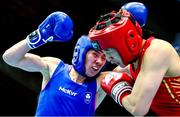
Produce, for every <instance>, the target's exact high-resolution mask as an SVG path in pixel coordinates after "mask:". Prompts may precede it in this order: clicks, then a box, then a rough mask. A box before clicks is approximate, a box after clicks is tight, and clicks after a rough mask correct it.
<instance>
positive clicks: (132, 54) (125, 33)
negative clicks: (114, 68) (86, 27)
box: [89, 9, 142, 65]
mask: <svg viewBox="0 0 180 117" xmlns="http://www.w3.org/2000/svg"><path fill="white" fill-rule="evenodd" d="M141 36H142V29H141V27H140V25H139V24H138V23H137V21H136V20H135V19H134V17H133V16H132V15H131V14H130V13H129V12H127V11H126V10H122V9H121V10H120V11H119V12H111V13H108V14H105V15H103V16H102V17H101V18H100V20H99V21H98V22H97V23H96V25H95V26H94V27H93V28H91V30H90V31H89V37H90V39H91V40H92V42H93V43H94V44H93V45H95V44H96V47H95V46H94V48H96V49H98V48H97V44H98V45H99V49H102V50H104V49H107V48H114V49H116V50H117V51H118V53H119V55H120V57H121V59H122V62H123V64H124V65H127V64H129V63H130V62H132V61H133V60H135V59H136V58H137V56H138V55H139V53H140V50H141V46H142V38H141Z"/></svg>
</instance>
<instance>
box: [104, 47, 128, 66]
mask: <svg viewBox="0 0 180 117" xmlns="http://www.w3.org/2000/svg"><path fill="white" fill-rule="evenodd" d="M103 52H104V53H105V55H106V59H107V61H109V62H111V63H112V64H116V65H120V66H121V67H125V65H124V64H123V62H122V59H121V57H120V55H119V54H118V52H117V50H116V49H113V48H108V49H105V50H103Z"/></svg>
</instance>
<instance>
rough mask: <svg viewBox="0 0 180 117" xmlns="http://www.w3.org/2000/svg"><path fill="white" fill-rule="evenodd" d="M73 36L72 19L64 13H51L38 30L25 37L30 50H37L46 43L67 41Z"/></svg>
mask: <svg viewBox="0 0 180 117" xmlns="http://www.w3.org/2000/svg"><path fill="white" fill-rule="evenodd" d="M72 36H73V22H72V19H71V18H70V17H69V16H68V15H67V14H65V13H64V12H60V11H57V12H53V13H51V14H50V15H49V16H48V17H47V18H46V19H45V20H44V21H43V22H42V23H41V24H40V25H39V26H38V29H37V30H35V31H34V32H32V33H30V34H29V35H28V36H27V38H26V39H27V44H28V45H29V47H30V48H31V49H34V48H37V47H39V46H41V45H43V44H45V43H47V42H52V41H59V42H66V41H69V40H70V39H71V38H72Z"/></svg>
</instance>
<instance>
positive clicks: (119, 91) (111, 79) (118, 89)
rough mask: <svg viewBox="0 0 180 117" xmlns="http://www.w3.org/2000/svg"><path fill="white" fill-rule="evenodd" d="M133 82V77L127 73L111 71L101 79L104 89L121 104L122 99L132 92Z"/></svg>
mask: <svg viewBox="0 0 180 117" xmlns="http://www.w3.org/2000/svg"><path fill="white" fill-rule="evenodd" d="M133 84H134V81H133V79H132V78H131V77H130V76H129V75H128V74H127V73H116V72H110V73H108V74H107V75H106V76H105V78H104V79H103V80H102V81H101V87H102V89H103V90H104V91H105V92H106V93H107V94H108V95H110V96H111V97H112V98H113V99H114V100H115V102H116V103H118V104H120V105H121V106H122V99H123V98H124V97H125V96H127V95H129V94H130V93H131V91H132V86H133Z"/></svg>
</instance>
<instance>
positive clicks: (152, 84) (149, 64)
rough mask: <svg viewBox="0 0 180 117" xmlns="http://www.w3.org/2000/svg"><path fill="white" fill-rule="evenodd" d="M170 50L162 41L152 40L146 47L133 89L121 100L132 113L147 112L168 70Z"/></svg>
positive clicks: (169, 46)
mask: <svg viewBox="0 0 180 117" xmlns="http://www.w3.org/2000/svg"><path fill="white" fill-rule="evenodd" d="M159 44H161V46H160V47H159ZM171 50H172V49H171V45H170V44H169V43H166V42H164V41H159V42H155V43H153V41H152V45H151V47H149V48H148V49H147V51H146V53H145V55H144V57H143V60H142V65H141V70H140V72H139V74H138V76H137V79H136V81H135V84H134V86H133V90H132V92H131V94H130V95H128V96H126V97H124V98H123V100H122V103H123V106H124V107H125V108H126V110H127V111H129V112H130V113H131V114H132V115H145V114H147V113H148V111H149V108H150V105H151V103H152V101H153V98H154V96H155V94H156V92H157V90H158V88H159V86H160V84H161V82H162V80H163V77H164V76H165V74H166V72H167V71H168V68H169V65H170V61H171V58H172V56H171V53H172V51H171Z"/></svg>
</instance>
